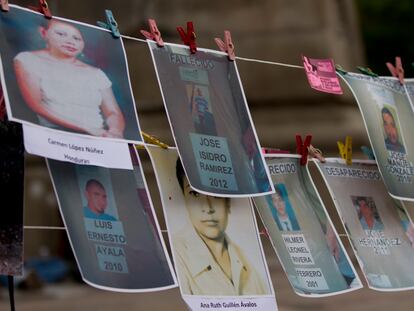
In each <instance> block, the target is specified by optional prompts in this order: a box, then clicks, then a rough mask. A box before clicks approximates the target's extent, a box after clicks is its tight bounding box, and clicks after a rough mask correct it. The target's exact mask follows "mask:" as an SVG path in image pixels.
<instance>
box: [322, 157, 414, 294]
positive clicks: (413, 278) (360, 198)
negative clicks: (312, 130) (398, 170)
mask: <svg viewBox="0 0 414 311" xmlns="http://www.w3.org/2000/svg"><path fill="white" fill-rule="evenodd" d="M315 163H316V164H317V166H318V168H319V170H320V172H321V173H322V176H323V178H324V180H325V182H326V185H327V187H328V189H329V192H330V194H331V196H332V198H333V200H334V202H335V206H336V208H337V210H338V213H339V215H340V216H341V219H342V222H343V224H344V226H345V228H346V230H347V233H348V236H349V238H350V242H351V245H352V247H353V249H354V251H355V254H356V256H357V259H358V261H359V263H360V266H361V268H362V271H363V273H364V275H365V278H366V280H367V282H368V285H369V287H370V288H372V289H376V290H381V291H397V290H406V289H413V288H414V265H413V262H414V245H413V242H414V235H413V233H414V227H413V225H412V223H411V222H410V221H409V219H408V217H407V215H406V213H405V211H404V209H403V207H402V206H401V204H400V202H399V201H397V200H394V199H392V198H391V196H390V195H389V194H388V192H387V189H386V188H385V185H384V182H383V181H382V178H381V174H380V173H379V171H378V168H377V165H376V163H375V161H368V160H367V161H358V160H353V161H352V165H346V164H345V163H344V161H343V160H342V159H326V163H320V162H319V161H315Z"/></svg>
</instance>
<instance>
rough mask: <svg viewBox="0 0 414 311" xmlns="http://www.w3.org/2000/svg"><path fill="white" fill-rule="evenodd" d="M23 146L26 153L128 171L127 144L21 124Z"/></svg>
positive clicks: (129, 161)
mask: <svg viewBox="0 0 414 311" xmlns="http://www.w3.org/2000/svg"><path fill="white" fill-rule="evenodd" d="M23 136H24V147H25V149H26V151H27V152H28V153H30V154H35V155H39V156H42V157H46V158H49V159H54V160H59V161H66V162H72V163H76V164H83V165H97V166H103V167H109V168H120V169H129V170H132V162H131V157H130V154H129V150H128V144H127V143H121V142H114V141H108V140H105V139H101V140H98V139H94V138H86V137H80V136H78V135H74V134H66V133H61V132H57V131H54V130H50V129H45V128H41V127H37V126H30V125H27V124H23Z"/></svg>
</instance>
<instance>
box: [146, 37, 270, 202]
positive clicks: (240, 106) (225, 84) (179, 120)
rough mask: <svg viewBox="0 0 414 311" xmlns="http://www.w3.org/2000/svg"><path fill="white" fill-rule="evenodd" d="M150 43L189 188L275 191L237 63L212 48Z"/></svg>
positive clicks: (221, 192)
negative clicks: (261, 150)
mask: <svg viewBox="0 0 414 311" xmlns="http://www.w3.org/2000/svg"><path fill="white" fill-rule="evenodd" d="M148 45H149V48H150V51H151V54H152V57H153V61H154V66H155V69H156V73H157V77H158V82H159V84H160V88H161V93H162V96H163V100H164V105H165V108H166V111H167V115H168V119H169V122H170V126H171V129H172V132H173V136H174V139H175V143H176V146H177V148H178V152H179V155H180V158H181V159H182V161H183V165H184V170H185V172H186V174H187V176H188V179H189V182H190V184H191V186H192V187H193V188H194V189H197V191H198V192H201V193H204V194H210V195H215V196H223V197H247V196H257V195H263V194H266V193H271V192H273V187H272V184H271V182H270V178H269V175H268V173H267V171H266V166H265V164H264V159H263V156H262V154H261V153H260V146H259V143H258V139H257V135H256V132H255V129H254V126H253V123H252V120H251V117H250V113H249V110H248V107H247V103H246V98H245V96H244V92H243V88H242V86H241V82H240V78H239V74H238V71H237V67H236V63H235V62H232V61H229V60H228V58H227V54H225V53H222V52H217V51H213V50H207V49H200V48H198V49H197V52H196V54H190V50H189V48H188V47H186V46H183V45H177V44H165V46H164V47H162V48H160V47H158V46H157V45H156V43H155V42H153V41H148Z"/></svg>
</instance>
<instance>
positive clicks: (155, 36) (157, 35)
mask: <svg viewBox="0 0 414 311" xmlns="http://www.w3.org/2000/svg"><path fill="white" fill-rule="evenodd" d="M148 25H149V29H150V32H148V31H146V30H143V29H141V33H142V35H143V36H144V37H145V38H147V39H148V40H154V41H155V42H157V45H158V46H159V47H162V46H164V41H163V40H162V38H161V32H160V31H159V30H158V27H157V23H156V22H155V19H151V18H150V19H148Z"/></svg>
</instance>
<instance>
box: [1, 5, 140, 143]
mask: <svg viewBox="0 0 414 311" xmlns="http://www.w3.org/2000/svg"><path fill="white" fill-rule="evenodd" d="M0 55H1V73H2V75H1V80H2V81H1V82H2V86H3V90H4V92H5V99H6V104H7V113H8V116H9V119H10V120H12V121H16V122H20V123H30V124H33V125H37V126H42V127H47V128H51V129H55V130H60V131H66V132H70V133H76V134H78V135H89V137H99V138H103V137H105V138H107V139H110V140H122V141H131V142H137V143H140V142H142V138H141V135H140V128H139V125H138V120H137V115H136V110H135V103H134V98H133V95H132V90H131V85H130V81H129V73H128V67H127V61H126V57H125V50H124V46H123V43H122V39H121V38H118V39H116V38H113V37H112V35H111V32H110V31H109V30H106V29H103V28H99V27H96V26H92V25H88V24H84V23H79V22H76V21H72V20H68V19H63V18H59V17H55V16H53V18H52V19H46V18H45V17H44V15H43V14H40V13H37V12H34V11H31V10H28V9H24V8H21V7H18V6H15V5H10V11H8V12H1V14H0Z"/></svg>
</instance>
